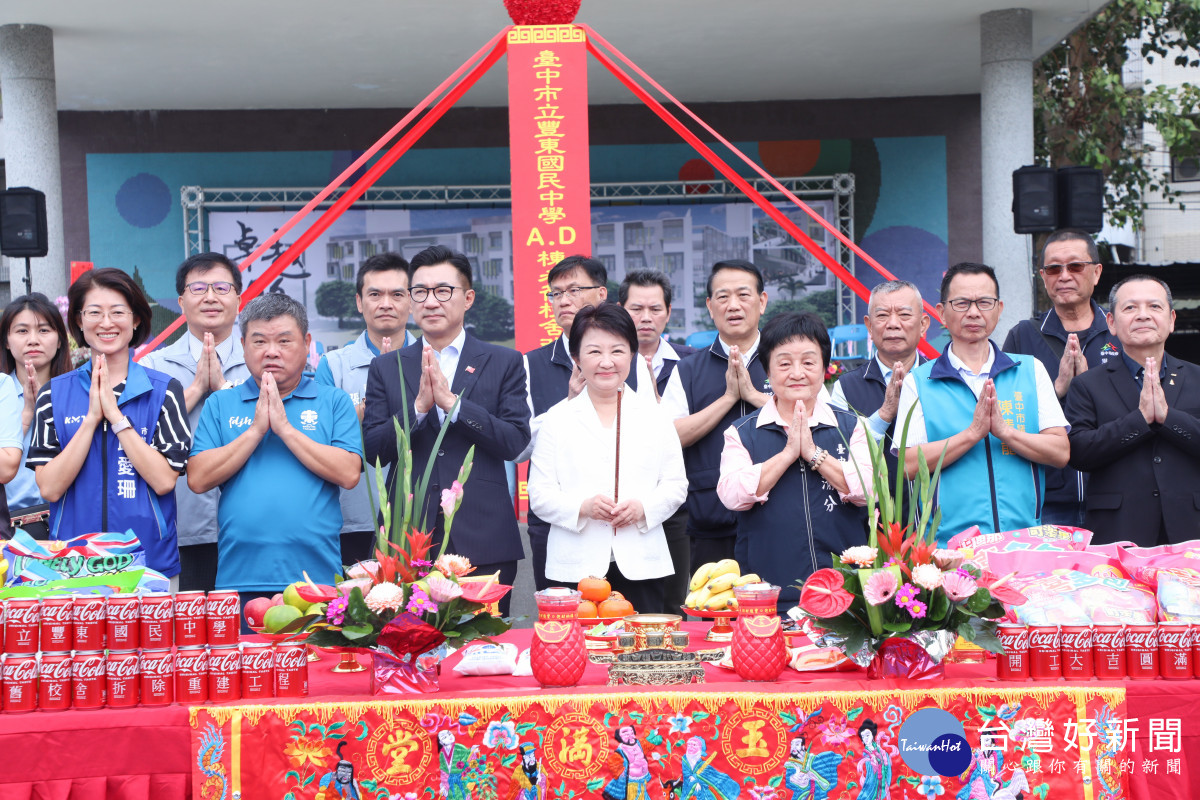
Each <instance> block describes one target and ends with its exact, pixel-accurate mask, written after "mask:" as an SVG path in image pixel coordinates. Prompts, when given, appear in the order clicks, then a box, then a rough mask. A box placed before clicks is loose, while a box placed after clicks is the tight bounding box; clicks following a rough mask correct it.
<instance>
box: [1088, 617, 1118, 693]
mask: <svg viewBox="0 0 1200 800" xmlns="http://www.w3.org/2000/svg"><path fill="white" fill-rule="evenodd" d="M1092 663H1093V665H1094V667H1095V669H1096V677H1097V678H1099V679H1100V680H1102V681H1123V680H1125V676H1126V672H1125V626H1124V625H1096V626H1095V627H1094V628H1092Z"/></svg>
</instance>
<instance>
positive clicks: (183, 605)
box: [175, 592, 208, 647]
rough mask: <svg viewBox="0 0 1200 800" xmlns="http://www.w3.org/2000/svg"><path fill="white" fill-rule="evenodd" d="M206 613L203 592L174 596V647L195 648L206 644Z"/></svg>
mask: <svg viewBox="0 0 1200 800" xmlns="http://www.w3.org/2000/svg"><path fill="white" fill-rule="evenodd" d="M206 611H207V600H206V598H205V595H204V592H179V593H178V594H176V595H175V646H176V647H195V646H196V645H202V644H207V643H208V642H207V640H208V631H207V625H206V623H205V617H206V616H207V615H206Z"/></svg>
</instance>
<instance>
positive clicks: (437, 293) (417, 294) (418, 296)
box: [408, 286, 460, 303]
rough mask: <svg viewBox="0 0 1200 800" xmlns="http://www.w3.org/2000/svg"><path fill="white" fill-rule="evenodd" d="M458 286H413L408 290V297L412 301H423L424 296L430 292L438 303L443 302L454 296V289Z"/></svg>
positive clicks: (427, 295)
mask: <svg viewBox="0 0 1200 800" xmlns="http://www.w3.org/2000/svg"><path fill="white" fill-rule="evenodd" d="M458 288H460V287H458V286H435V287H433V288H432V289H426V288H425V287H424V286H414V287H413V288H411V289H409V290H408V294H409V296H410V297H412V299H413V301H414V302H417V303H424V302H425V298H427V297H429V295H430V293H431V292H432V293H433V299H434V300H437V301H438V302H439V303H444V302H446V301H447V300H449V299H450V298H451V297H453V296H454V290H455V289H458Z"/></svg>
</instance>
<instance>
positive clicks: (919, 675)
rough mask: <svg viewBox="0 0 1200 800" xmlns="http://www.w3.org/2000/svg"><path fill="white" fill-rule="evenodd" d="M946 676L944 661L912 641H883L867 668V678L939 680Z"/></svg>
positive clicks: (902, 639)
mask: <svg viewBox="0 0 1200 800" xmlns="http://www.w3.org/2000/svg"><path fill="white" fill-rule="evenodd" d="M945 676H946V666H945V663H944V659H935V658H934V657H933V656H931V655H930V654H929V652H928V651H927V650H926V649H925V648H924V647H922V646H921V645H919V644H917V643H916V642H914V641H913V640H912V639H906V638H903V637H892V638H890V639H884V641H883V644H881V645H879V649H878V650H877V651H876V652H875V658H874V659H873V660H872V661H871V664H870V666H868V667H867V677H868V678H870V679H872V680H875V679H877V678H906V679H908V680H941V679H942V678H944V677H945Z"/></svg>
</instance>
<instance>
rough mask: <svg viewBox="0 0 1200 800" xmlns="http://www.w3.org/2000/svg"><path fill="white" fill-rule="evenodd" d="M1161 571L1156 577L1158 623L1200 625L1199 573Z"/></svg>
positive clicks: (1190, 571) (1191, 571)
mask: <svg viewBox="0 0 1200 800" xmlns="http://www.w3.org/2000/svg"><path fill="white" fill-rule="evenodd" d="M1181 572H1184V571H1183V570H1180V571H1178V572H1177V571H1176V570H1171V571H1169V572H1168V571H1165V570H1164V571H1163V572H1160V573H1159V575H1158V591H1157V593H1156V594H1157V597H1158V621H1159V622H1191V623H1193V624H1200V572H1196V571H1193V570H1187V571H1186V572H1187V574H1180V573H1181Z"/></svg>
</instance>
